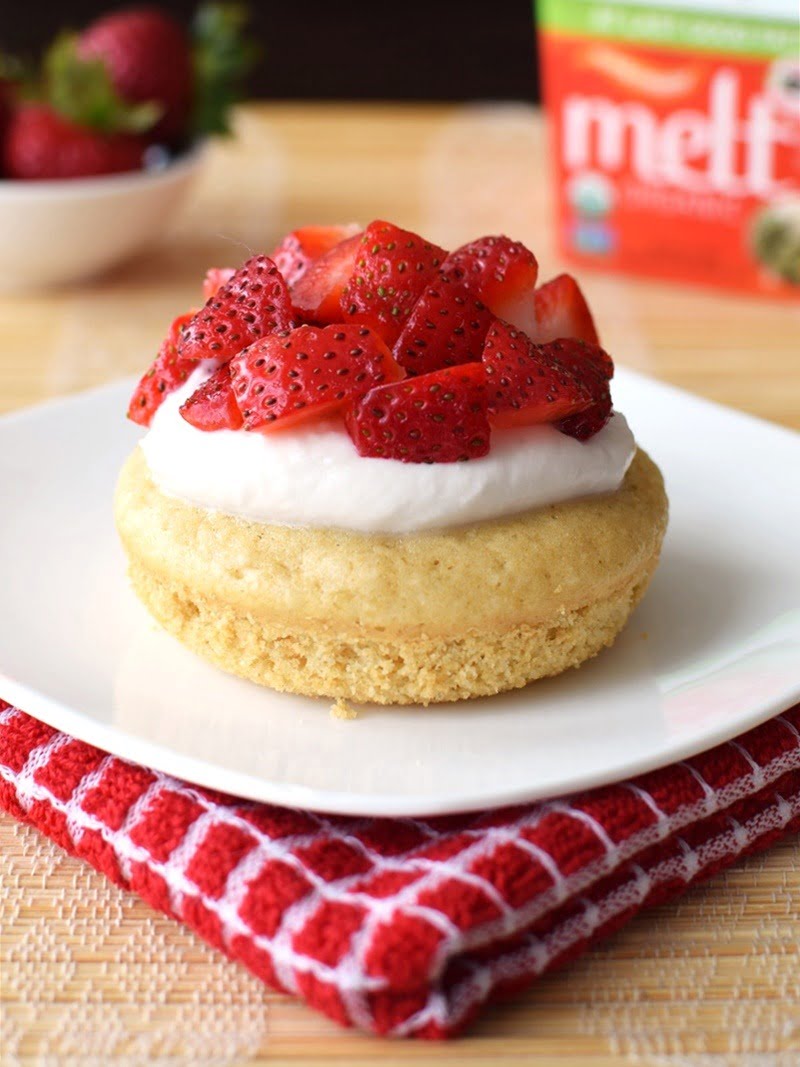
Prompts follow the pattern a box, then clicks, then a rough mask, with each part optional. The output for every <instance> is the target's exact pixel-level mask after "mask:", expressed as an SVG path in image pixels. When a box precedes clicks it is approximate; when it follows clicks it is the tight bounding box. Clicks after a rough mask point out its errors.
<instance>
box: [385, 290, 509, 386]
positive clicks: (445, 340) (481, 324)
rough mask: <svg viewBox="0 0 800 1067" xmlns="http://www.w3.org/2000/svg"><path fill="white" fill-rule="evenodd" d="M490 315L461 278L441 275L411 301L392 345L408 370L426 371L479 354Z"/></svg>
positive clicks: (472, 359)
mask: <svg viewBox="0 0 800 1067" xmlns="http://www.w3.org/2000/svg"><path fill="white" fill-rule="evenodd" d="M493 320H494V315H493V314H492V313H491V311H490V310H489V309H488V308H487V307H486V305H485V304H484V303H482V301H480V300H478V299H477V298H476V296H475V295H474V293H473V292H472V291H471V290H470V289H469V288H468V287H467V286H466V285H464V284H463V283H462V282H457V281H451V280H450V279H448V278H446V277H445V276H444V275H442V276H441V277H439V278H438V279H437V280H436V281H435V282H434V283H433V285H430V286H428V288H427V289H425V291H424V292H423V293H422V296H421V297H420V298H419V300H418V301H417V302H416V304H415V305H414V309H413V311H412V312H411V314H410V315H409V317H408V319H407V321H406V324H405V326H404V327H403V331H402V333H401V334H400V336H399V337H398V338H397V341H396V342H395V346H394V358H395V359H396V360H397V362H398V363H399V364H400V365H401V366H403V367H405V368H406V370H407V371H408V373H409V374H428V373H430V372H431V371H434V370H440V369H441V368H442V367H455V366H457V365H458V364H459V363H475V362H478V361H479V360H480V358H481V353H482V351H483V342H484V340H485V338H486V331H487V330H488V329H489V325H490V324H491V322H492V321H493Z"/></svg>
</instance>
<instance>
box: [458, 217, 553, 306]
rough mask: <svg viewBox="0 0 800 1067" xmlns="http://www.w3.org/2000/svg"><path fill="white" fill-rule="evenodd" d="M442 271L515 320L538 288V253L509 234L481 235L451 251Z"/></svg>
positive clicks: (487, 303) (485, 302)
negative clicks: (505, 235)
mask: <svg viewBox="0 0 800 1067" xmlns="http://www.w3.org/2000/svg"><path fill="white" fill-rule="evenodd" d="M442 271H443V273H444V274H446V275H447V276H448V277H449V278H452V279H454V280H459V281H463V282H464V283H465V284H467V285H468V286H469V287H470V288H471V289H472V291H473V292H474V293H475V295H476V296H478V297H480V299H481V300H482V301H483V302H484V304H486V305H487V306H488V307H489V308H491V310H492V311H493V312H494V313H495V315H496V316H497V317H498V318H501V319H505V320H507V321H508V322H513V321H514V318H515V316H516V314H517V312H518V310H519V309H520V308H524V307H527V306H528V305H529V304H530V301H531V295H532V294H533V291H534V289H535V288H536V280H537V278H538V276H539V265H538V263H537V262H536V256H534V254H533V252H530V251H529V250H528V249H527V248H526V247H525V245H523V244H520V242H519V241H512V240H511V239H510V238H508V237H503V236H499V237H480V238H478V240H477V241H470V243H469V244H466V245H462V246H461V248H457V249H456V250H455V251H454V252H451V253H450V255H449V256H448V257H447V259H446V260H445V261H444V265H443V267H442Z"/></svg>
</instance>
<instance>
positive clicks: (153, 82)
mask: <svg viewBox="0 0 800 1067" xmlns="http://www.w3.org/2000/svg"><path fill="white" fill-rule="evenodd" d="M77 48H78V53H79V54H80V55H81V56H82V57H83V58H84V59H101V60H102V61H103V63H104V64H105V66H106V69H107V70H108V73H109V75H110V77H111V81H112V83H113V85H114V87H115V89H116V90H117V92H118V93H119V95H120V96H121V97H122V99H123V100H126V101H127V102H129V103H131V104H139V103H144V102H150V101H153V102H154V103H156V104H158V105H159V107H160V108H161V109H162V113H161V117H160V119H159V121H158V124H157V126H156V127H155V130H154V133H155V136H157V137H160V138H164V139H166V140H168V141H169V140H175V139H179V138H181V137H182V136H184V135H185V134H186V132H187V127H188V122H189V113H190V110H191V106H192V96H193V91H194V74H193V71H192V55H191V46H190V43H189V39H188V36H187V34H186V32H185V30H184V29H183V27H182V26H181V25H180V23H178V22H176V21H175V19H173V18H172V17H171V16H170V15H168V14H167V13H166V12H165V11H161V10H158V9H157V8H154V7H141V8H129V9H127V10H124V11H117V12H114V13H113V14H111V15H105V16H103V17H102V18H99V19H97V21H96V22H93V23H92V24H91V25H90V26H89V27H88V28H87V29H86V30H84V32H83V33H82V34H81V35H80V37H79V38H78V42H77Z"/></svg>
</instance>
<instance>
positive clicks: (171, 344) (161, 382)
mask: <svg viewBox="0 0 800 1067" xmlns="http://www.w3.org/2000/svg"><path fill="white" fill-rule="evenodd" d="M195 314H196V313H195V312H194V311H190V312H188V313H187V314H186V315H179V316H178V318H177V319H175V320H174V321H173V323H172V325H171V326H170V328H169V333H168V334H167V336H166V337H165V338H164V340H163V341H162V342H161V347H160V348H159V350H158V355H157V356H156V358H155V360H154V362H153V363H152V365H151V366H150V367H149V368H148V370H147V371H145V373H144V375H143V376H142V378H141V381H140V382H139V384H138V385H137V386H136V389H135V390H134V393H133V396H132V397H131V402H130V404H129V405H128V418H129V419H132V420H133V421H134V422H138V423H139V425H140V426H149V425H150V422H151V420H152V418H153V415H155V413H156V411H157V410H158V409H159V408H160V407H161V404H162V402H163V400H164V398H165V397H166V396H169V394H170V393H172V392H174V391H175V389H177V388H178V386H180V385H183V383H184V382H185V381H186V379H187V378H188V377H189V375H190V374H191V373H192V371H193V370H194V369H195V366H196V363H195V361H194V360H192V359H180V358H179V357H178V351H177V345H178V341H179V339H180V336H181V333H182V331H183V329H184V328H185V327H186V325H187V323H189V322H191V320H192V319H193V318H194V315H195Z"/></svg>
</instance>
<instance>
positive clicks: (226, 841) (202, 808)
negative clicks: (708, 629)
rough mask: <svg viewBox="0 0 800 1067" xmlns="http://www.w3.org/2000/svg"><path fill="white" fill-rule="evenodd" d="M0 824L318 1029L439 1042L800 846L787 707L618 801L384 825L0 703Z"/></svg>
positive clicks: (799, 768)
mask: <svg viewBox="0 0 800 1067" xmlns="http://www.w3.org/2000/svg"><path fill="white" fill-rule="evenodd" d="M0 806H2V807H4V808H6V809H7V810H8V811H9V812H11V813H12V814H13V815H15V816H16V817H17V818H19V819H24V820H26V821H28V822H30V823H32V824H33V825H34V826H37V827H38V828H39V829H40V830H42V831H43V832H44V833H45V834H47V835H48V836H49V837H52V838H53V840H54V841H56V842H57V843H58V844H59V845H61V846H62V847H63V848H65V849H67V850H68V851H69V852H72V853H74V854H76V855H78V856H81V857H83V858H84V859H86V860H88V861H89V862H90V863H91V864H92V865H93V866H94V867H96V868H97V869H98V870H100V871H103V872H104V873H105V874H106V875H108V877H109V878H111V879H112V880H113V881H115V882H117V883H118V884H119V885H121V886H124V887H125V888H129V889H131V890H133V891H134V892H136V893H139V894H140V895H141V896H142V897H143V898H144V899H145V900H147V901H148V902H149V903H150V904H152V905H153V906H154V907H156V908H159V909H161V910H162V911H164V912H166V913H167V914H168V915H171V916H174V917H175V918H179V919H182V920H183V921H184V922H185V923H187V924H188V925H189V926H191V927H192V928H193V929H194V930H196V931H197V932H198V933H199V934H200V935H201V936H202V937H204V938H205V939H206V940H207V941H209V942H210V943H211V944H213V945H216V946H217V947H218V948H220V949H222V950H223V951H224V952H226V953H227V954H228V955H229V956H231V957H232V958H234V959H237V960H240V961H241V962H242V963H244V965H245V966H246V967H249V968H250V970H251V971H253V972H254V973H255V974H256V975H258V976H259V977H260V978H262V979H263V980H264V981H265V982H268V983H269V984H270V985H272V986H275V987H276V988H277V989H282V990H286V991H289V992H291V993H295V994H297V995H298V996H301V997H303V998H304V999H305V1000H307V1001H308V1003H309V1004H311V1005H313V1006H314V1007H315V1008H318V1009H319V1010H320V1011H323V1012H325V1013H326V1014H327V1015H330V1016H331V1017H332V1018H334V1019H336V1020H338V1021H339V1022H341V1023H345V1024H349V1023H352V1024H355V1025H356V1026H359V1027H362V1028H363V1029H365V1030H372V1031H375V1032H377V1033H380V1034H391V1035H398V1036H399V1035H405V1036H414V1037H429V1038H430V1037H444V1036H448V1035H452V1034H454V1033H455V1032H457V1031H458V1030H459V1029H461V1028H462V1027H463V1026H464V1025H465V1024H466V1023H467V1022H469V1021H470V1020H471V1019H472V1018H474V1017H475V1015H476V1014H477V1013H478V1011H479V1010H480V1009H481V1007H482V1006H483V1005H484V1004H486V1003H487V1001H489V1000H490V999H492V998H494V997H497V996H499V995H501V994H505V993H508V992H511V991H513V990H515V989H519V988H521V987H523V986H525V985H528V984H529V983H530V982H532V981H533V979H534V978H536V977H537V976H538V975H540V974H542V973H543V972H544V971H546V970H548V969H549V968H551V967H554V966H556V965H559V964H562V963H564V962H566V961H567V960H569V959H572V958H574V957H575V956H577V955H578V954H580V953H581V952H583V951H584V950H585V949H586V948H587V947H588V946H589V945H590V944H591V943H592V942H594V941H596V940H598V939H599V938H601V937H603V936H604V935H606V934H608V933H609V932H610V931H612V930H614V929H616V928H618V927H619V926H621V925H622V924H623V923H625V922H626V921H627V920H628V919H630V918H631V917H632V916H633V915H635V914H636V913H637V912H638V911H639V909H640V908H642V907H646V906H647V905H650V904H654V903H656V902H660V901H663V900H665V899H667V898H669V897H673V896H676V895H677V894H679V893H681V892H683V891H684V890H685V889H686V887H687V886H689V885H691V884H692V883H694V882H697V881H699V880H701V879H703V878H706V877H708V876H709V875H710V874H712V873H713V872H714V871H717V870H719V869H720V868H721V867H724V866H726V865H727V864H730V863H732V862H733V861H734V860H735V859H736V858H737V857H739V856H741V855H743V854H745V853H747V852H752V851H755V850H757V849H761V848H764V847H765V846H766V845H767V844H769V843H770V842H771V841H773V840H774V839H775V838H776V837H778V836H780V835H782V834H784V833H786V832H787V831H789V830H797V829H800V705H798V706H796V707H794V708H792V709H791V710H790V711H787V712H786V713H785V714H783V715H779V716H778V717H777V718H775V719H773V720H772V721H771V722H768V723H766V724H765V725H763V726H759V727H758V728H756V729H755V730H751V731H750V732H749V733H747V734H744V735H743V736H742V737H740V738H738V740H737V741H731V742H729V743H728V744H724V745H720V746H718V747H717V748H714V749H712V750H711V751H710V752H706V753H705V754H704V755H702V756H698V757H696V758H695V759H691V760H687V761H685V762H681V763H676V764H674V765H673V766H671V767H667V768H665V769H663V770H660V771H655V772H653V773H651V774H645V775H642V776H641V777H639V778H636V779H632V780H631V781H628V782H623V783H621V784H619V785H614V786H608V787H605V788H602V789H594V790H592V791H590V792H586V793H581V794H578V795H575V796H572V797H569V798H565V799H563V800H557V801H548V802H545V803H539V804H532V805H528V806H525V807H519V808H514V809H505V810H502V811H493V812H489V813H487V814H483V815H458V816H451V817H447V818H437V819H392V820H388V819H356V818H343V817H341V818H339V817H337V818H331V817H323V816H320V815H314V814H311V813H310V812H303V811H291V810H288V809H285V808H276V807H271V806H269V805H266V804H256V803H251V802H247V801H242V800H237V799H235V798H233V797H228V796H222V795H220V794H217V793H213V792H210V791H209V790H206V789H200V788H197V787H196V786H191V785H187V784H186V783H185V782H180V781H177V780H176V779H174V778H169V777H167V776H166V775H164V774H159V773H158V772H155V771H151V770H148V769H147V768H145V767H140V766H138V765H136V764H134V763H128V762H126V761H125V760H121V759H118V758H116V757H115V756H109V755H107V754H106V753H105V752H101V751H99V750H98V749H96V748H92V746H91V745H87V744H84V743H83V742H81V741H76V740H75V739H74V738H71V737H69V736H67V735H66V734H62V733H59V732H58V731H57V730H53V729H51V728H50V727H49V726H45V725H44V724H43V723H41V722H38V721H37V720H36V719H32V718H31V717H30V716H28V715H26V714H24V713H23V712H22V711H18V710H16V709H14V708H12V707H10V706H9V705H7V704H4V703H2V702H0Z"/></svg>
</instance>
